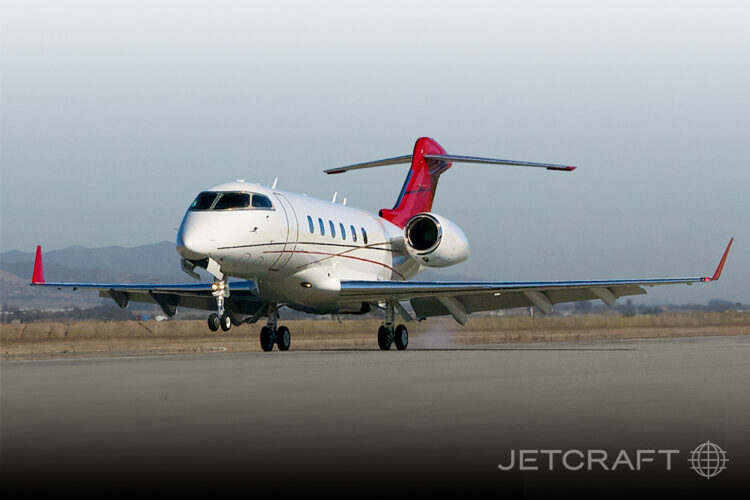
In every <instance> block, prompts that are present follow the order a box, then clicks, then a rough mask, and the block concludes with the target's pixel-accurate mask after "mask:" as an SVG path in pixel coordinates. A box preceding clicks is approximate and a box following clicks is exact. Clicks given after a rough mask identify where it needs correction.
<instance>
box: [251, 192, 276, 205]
mask: <svg viewBox="0 0 750 500" xmlns="http://www.w3.org/2000/svg"><path fill="white" fill-rule="evenodd" d="M253 208H273V204H272V203H271V200H270V199H269V198H268V196H266V195H264V194H254V195H253Z"/></svg>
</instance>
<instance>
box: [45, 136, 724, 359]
mask: <svg viewBox="0 0 750 500" xmlns="http://www.w3.org/2000/svg"><path fill="white" fill-rule="evenodd" d="M399 163H410V164H411V168H410V169H409V172H408V174H407V176H406V181H405V182H404V186H403V188H402V190H401V194H400V195H399V197H398V199H397V200H396V204H395V206H394V208H392V209H383V210H381V211H380V212H379V213H378V214H377V215H376V214H372V213H369V212H367V211H365V210H360V209H357V208H353V207H348V206H345V205H344V204H337V203H335V198H334V200H333V201H330V202H329V201H324V200H319V199H315V198H311V197H308V196H306V195H302V194H297V193H292V192H288V191H283V190H280V189H276V186H275V183H274V186H272V187H270V188H269V187H267V186H261V185H259V184H252V183H248V182H243V181H237V182H232V183H228V184H221V185H219V186H216V187H213V188H211V189H208V190H206V191H203V192H201V193H200V194H198V196H197V197H196V198H195V201H193V203H192V204H191V205H190V208H188V210H187V212H186V213H185V217H184V219H183V220H182V225H181V226H180V229H179V233H178V235H177V252H178V253H179V254H180V256H181V258H182V260H181V262H182V269H183V270H184V271H185V272H186V273H187V274H189V275H191V276H193V277H194V278H197V279H199V278H200V277H199V275H198V274H197V273H196V272H195V270H196V268H202V269H205V270H207V271H208V272H209V273H210V274H211V275H212V276H213V277H214V282H213V283H192V284H176V285H166V284H164V285H162V284H151V283H150V284H124V283H53V282H46V281H45V280H44V271H43V267H42V253H41V247H37V253H36V261H35V263H34V274H33V277H32V283H31V284H32V285H34V286H46V287H57V288H59V289H61V288H63V287H65V288H74V289H77V288H93V289H98V290H99V295H100V296H102V297H110V298H112V299H114V301H115V302H116V303H117V305H119V306H120V307H123V308H125V307H127V306H128V303H129V302H131V301H135V302H151V303H153V302H155V303H157V304H158V305H159V306H160V307H161V309H162V310H163V311H164V313H165V314H166V315H168V316H170V317H171V316H173V315H174V314H175V312H176V310H177V307H178V306H182V307H188V308H194V309H203V310H209V311H215V312H213V313H211V314H210V315H209V317H208V327H209V328H210V329H211V330H212V331H217V330H218V329H219V328H221V329H222V330H224V331H228V330H229V329H230V328H231V327H232V325H235V326H236V325H241V324H243V323H251V324H252V323H255V322H257V321H258V320H260V319H262V318H266V319H267V323H266V326H264V327H263V328H262V329H261V331H260V344H261V347H262V348H263V350H265V351H271V350H273V348H274V345H277V346H278V348H279V349H280V350H282V351H286V350H288V349H289V345H290V342H291V336H290V332H289V329H288V328H287V327H285V326H278V325H277V322H278V318H279V309H280V308H281V307H283V306H286V307H290V308H292V309H296V310H298V311H304V312H308V313H316V314H364V313H367V312H369V311H371V310H373V309H376V308H377V309H382V310H383V311H384V313H385V319H384V320H383V324H382V325H381V326H380V329H379V330H378V334H377V340H378V345H379V346H380V348H381V349H383V350H388V349H390V348H391V345H392V344H395V345H396V347H397V348H398V349H401V350H403V349H406V347H407V345H408V343H409V334H408V331H407V329H406V326H404V325H403V324H399V325H397V324H396V322H397V321H396V318H397V316H399V317H400V318H402V319H403V321H404V322H409V321H412V320H415V319H417V320H423V319H425V318H428V317H430V316H445V315H450V316H453V318H454V319H455V320H456V321H457V322H458V323H460V324H462V325H465V324H466V323H467V321H468V318H469V315H470V314H471V313H474V312H478V311H490V310H496V309H505V308H512V307H529V306H535V307H536V308H538V309H539V310H540V311H542V312H543V313H549V312H551V311H552V307H553V305H554V304H557V303H560V302H573V301H582V300H591V299H600V300H601V301H602V302H604V303H605V304H607V305H612V304H614V303H615V300H616V299H617V298H618V297H622V296H626V295H639V294H644V293H646V291H645V290H644V289H643V287H644V286H654V285H672V284H678V283H686V284H690V283H695V282H708V281H715V280H717V279H719V276H720V275H721V270H722V268H723V266H724V262H725V261H726V258H727V255H728V253H729V248H730V247H731V245H732V240H730V241H729V245H728V246H727V248H726V250H725V252H724V255H723V257H722V258H721V261H720V263H719V265H718V267H717V268H716V271H715V272H714V274H713V276H712V277H699V278H667V279H637V280H599V281H549V282H546V281H536V282H517V281H511V282H508V281H455V282H446V281H409V279H410V278H412V277H413V276H415V275H416V274H418V273H419V272H421V271H423V270H425V269H427V268H431V267H434V268H439V267H446V266H452V265H454V264H458V263H460V262H463V261H465V260H466V259H467V258H468V257H469V242H468V241H467V239H466V236H465V235H464V233H463V231H461V228H459V227H458V226H457V225H456V224H454V223H453V222H451V221H450V220H449V219H447V218H446V217H445V216H443V215H438V214H436V213H434V212H432V211H431V210H432V202H433V199H434V196H435V189H436V188H437V184H438V179H439V178H440V175H441V174H443V173H445V171H446V170H448V169H449V168H450V167H451V165H452V164H453V163H484V164H497V165H514V166H522V167H535V168H544V169H547V170H554V171H563V172H570V171H573V170H574V169H575V167H572V166H565V165H555V164H547V163H531V162H519V161H509V160H498V159H491V158H477V157H470V156H456V155H449V154H447V153H446V152H445V150H443V148H442V147H441V146H440V145H439V144H438V143H437V142H435V141H434V140H432V139H430V138H427V137H422V138H420V139H418V140H417V142H416V144H415V146H414V152H413V154H411V155H406V156H399V157H395V158H389V159H385V160H378V161H371V162H366V163H359V164H355V165H349V166H346V167H341V168H336V169H331V170H327V171H326V173H328V174H339V173H343V172H348V171H350V170H357V169H362V168H370V167H380V166H384V165H394V164H399ZM230 277H231V278H239V280H237V281H229V278H230ZM407 302H408V303H409V304H410V305H411V308H410V309H411V310H409V309H407V308H406V307H405V306H404V303H407Z"/></svg>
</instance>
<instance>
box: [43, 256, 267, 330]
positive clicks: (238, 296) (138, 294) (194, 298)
mask: <svg viewBox="0 0 750 500" xmlns="http://www.w3.org/2000/svg"><path fill="white" fill-rule="evenodd" d="M31 285H32V286H39V287H52V288H57V289H62V288H70V289H73V290H77V289H79V288H80V289H88V290H98V291H99V296H100V297H109V298H111V299H113V300H114V301H115V302H116V303H117V305H119V306H120V307H123V308H124V307H126V306H127V305H128V303H130V302H147V303H152V304H153V303H156V304H158V305H159V306H160V307H161V309H162V311H164V314H166V315H167V316H170V317H171V316H174V314H175V313H176V312H177V307H178V306H183V307H188V308H191V309H204V310H207V311H213V310H216V299H215V298H214V296H213V289H212V288H211V287H212V285H213V284H212V283H178V284H160V283H68V282H65V283H63V282H51V281H45V279H44V268H43V264H42V249H41V247H37V249H36V259H35V260H34V274H33V277H32V279H31ZM230 286H231V294H230V296H229V297H227V299H226V302H225V303H226V308H227V310H228V311H229V312H230V314H231V313H235V314H255V313H256V312H257V311H258V310H259V309H260V308H261V307H263V305H264V304H263V302H262V301H260V300H258V299H257V296H256V294H255V293H254V290H255V288H256V286H255V282H253V281H232V282H230Z"/></svg>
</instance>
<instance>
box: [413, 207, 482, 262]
mask: <svg viewBox="0 0 750 500" xmlns="http://www.w3.org/2000/svg"><path fill="white" fill-rule="evenodd" d="M404 241H405V243H406V250H407V252H409V255H410V256H411V257H412V258H413V259H416V260H418V261H419V263H420V264H422V265H423V266H428V267H447V266H452V265H454V264H458V263H460V262H463V261H465V260H466V259H468V258H469V253H471V249H470V248H469V240H467V239H466V235H465V234H464V232H463V231H462V230H461V228H460V227H458V226H457V225H456V224H454V223H453V222H451V221H449V220H448V219H446V218H445V217H443V216H441V215H437V214H433V213H428V212H424V213H421V214H417V215H415V216H413V217H412V218H411V219H409V222H407V223H406V226H404Z"/></svg>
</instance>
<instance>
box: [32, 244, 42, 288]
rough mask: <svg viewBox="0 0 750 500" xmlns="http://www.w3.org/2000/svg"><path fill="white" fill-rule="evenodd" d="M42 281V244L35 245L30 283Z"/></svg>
mask: <svg viewBox="0 0 750 500" xmlns="http://www.w3.org/2000/svg"><path fill="white" fill-rule="evenodd" d="M35 283H44V264H42V246H41V245H37V246H36V258H35V259H34V274H32V275H31V284H32V285H33V284H35Z"/></svg>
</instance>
